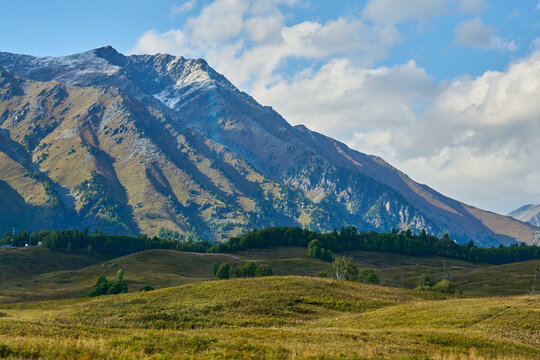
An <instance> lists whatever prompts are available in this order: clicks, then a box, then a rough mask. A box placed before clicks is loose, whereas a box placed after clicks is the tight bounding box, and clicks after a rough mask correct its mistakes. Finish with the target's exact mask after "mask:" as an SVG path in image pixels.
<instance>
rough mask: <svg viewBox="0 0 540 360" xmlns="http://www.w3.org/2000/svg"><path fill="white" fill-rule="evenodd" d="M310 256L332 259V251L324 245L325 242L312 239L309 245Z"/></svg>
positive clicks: (326, 259)
mask: <svg viewBox="0 0 540 360" xmlns="http://www.w3.org/2000/svg"><path fill="white" fill-rule="evenodd" d="M307 253H308V256H309V257H312V258H316V259H321V260H324V261H332V252H331V251H330V250H328V249H325V248H324V247H323V244H322V243H321V242H320V241H319V240H317V239H314V240H311V241H310V242H309V244H308V247H307Z"/></svg>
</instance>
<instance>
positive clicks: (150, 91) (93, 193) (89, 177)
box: [0, 46, 540, 245]
mask: <svg viewBox="0 0 540 360" xmlns="http://www.w3.org/2000/svg"><path fill="white" fill-rule="evenodd" d="M0 67H4V68H6V69H7V71H2V70H0V83H1V84H0V126H1V128H2V130H3V131H4V132H5V135H4V137H3V141H0V191H4V192H5V193H8V192H9V193H10V194H12V196H11V199H14V200H13V201H12V204H14V205H17V206H18V209H19V210H20V214H25V213H28V214H29V215H28V219H29V220H27V221H26V222H32V221H34V223H33V224H32V226H33V228H34V229H36V228H38V227H41V228H42V227H44V225H42V224H43V222H42V221H40V219H45V218H43V216H49V215H47V214H50V217H49V218H48V219H49V221H50V222H49V224H52V223H56V224H60V225H59V227H61V226H67V225H65V224H66V223H65V222H62V221H64V220H65V219H69V220H70V221H74V222H73V223H69V222H68V223H67V224H74V225H73V226H76V227H77V226H79V227H82V226H89V227H93V228H94V229H98V230H104V229H105V230H107V229H110V230H111V229H112V230H111V231H117V232H126V231H128V230H129V231H130V232H133V233H137V232H139V231H141V230H142V231H143V232H146V233H149V234H155V233H157V232H158V230H159V228H160V227H163V228H166V229H170V230H174V231H178V232H180V233H182V234H197V235H198V236H201V237H204V238H207V239H218V238H223V237H226V236H232V235H237V234H238V233H240V232H244V231H246V230H248V229H250V228H253V227H258V228H260V227H263V226H270V225H297V226H303V227H308V228H312V229H317V230H331V229H332V228H334V227H337V228H340V227H341V226H346V225H354V226H357V227H358V228H359V229H363V230H370V229H374V230H386V231H388V230H391V229H392V228H401V229H407V228H411V229H414V230H415V231H420V230H421V229H426V230H427V231H428V232H430V233H433V234H437V235H442V234H443V233H446V232H448V233H449V234H450V235H451V236H452V238H453V239H455V240H457V241H460V242H466V241H468V240H469V239H474V240H475V243H477V244H488V245H491V244H496V243H498V242H502V243H505V244H508V243H511V242H515V241H518V240H519V241H525V242H528V243H533V242H537V241H538V240H539V239H540V235H539V229H537V228H534V227H533V226H528V225H526V224H524V223H522V222H519V221H516V220H514V219H511V218H508V217H505V216H502V215H497V214H492V213H489V214H488V213H487V212H485V211H482V210H479V209H473V208H471V207H467V206H466V205H465V204H462V203H460V202H458V201H455V200H452V199H450V198H447V197H445V196H444V195H442V194H439V193H437V192H436V191H435V190H433V189H431V188H429V187H427V186H424V185H421V184H418V183H416V182H414V181H413V180H412V179H410V178H409V177H408V176H406V175H405V174H404V173H402V172H400V171H399V170H397V169H395V168H394V167H392V166H391V165H389V164H388V163H386V162H385V161H384V160H383V159H381V158H378V157H376V156H371V155H366V154H363V153H360V152H358V151H355V150H353V149H350V148H349V147H347V146H346V145H345V144H343V143H341V142H339V141H337V140H334V139H332V138H329V137H328V136H325V135H323V134H319V133H317V132H314V131H311V130H309V129H308V128H307V127H305V126H303V125H299V126H296V127H293V126H291V125H290V124H288V123H287V122H286V121H285V119H283V118H282V117H281V115H279V114H278V113H277V112H275V111H274V110H273V109H272V108H271V107H268V106H262V105H261V104H259V103H257V102H256V101H255V100H254V99H253V98H251V97H250V96H249V95H248V94H246V93H244V92H242V91H240V90H239V89H237V88H236V87H235V86H234V85H233V84H232V83H231V82H229V80H227V79H226V78H225V77H224V76H223V75H221V74H220V73H218V72H217V71H215V70H214V69H213V68H212V67H211V66H210V65H209V64H208V63H207V62H206V61H205V60H203V59H187V58H185V57H183V56H174V55H170V54H155V55H129V56H126V55H123V54H121V53H119V52H118V51H117V50H116V49H114V48H113V47H112V46H104V47H100V48H97V49H93V50H89V51H86V52H83V53H79V54H74V55H69V56H62V57H34V56H29V55H18V54H10V53H2V52H0ZM59 83H60V84H59ZM21 156H22V159H23V160H24V161H22V160H20V159H21ZM17 164H18V165H17ZM14 169H18V170H17V171H15V170H14ZM35 169H40V170H41V172H42V174H41V172H40V173H39V174H35V176H36V178H37V179H40V181H42V182H43V181H45V182H46V183H47V184H48V185H46V186H47V189H48V191H49V194H48V193H46V192H45V193H44V191H45V190H47V189H45V187H42V186H41V185H39V184H40V183H39V182H36V181H33V180H31V179H29V178H26V177H25V176H23V175H24V174H25V173H33V172H35ZM10 171H13V172H14V173H13V174H11V173H10ZM10 174H11V175H10ZM40 174H41V175H40ZM7 175H9V176H7ZM21 179H22V180H21ZM4 184H7V185H4ZM51 184H56V185H57V187H56V190H57V193H56V195H55V194H52V193H51V188H50V186H51ZM56 185H55V186H56ZM51 194H52V195H51ZM54 196H56V197H57V198H59V197H61V198H62V203H63V204H65V206H64V207H62V206H61V205H58V206H60V207H61V210H58V208H54V209H49V210H50V211H49V212H47V211H46V212H42V211H41V210H42V208H43V207H45V208H47V204H48V203H52V202H53V200H54ZM51 197H53V198H51ZM57 200H58V199H57ZM105 200H106V201H105ZM28 202H30V204H33V205H32V206H34V207H32V206H30V207H28V206H27V205H28ZM56 203H59V201H56ZM69 204H74V205H69ZM49 208H50V206H49ZM55 211H56V213H55ZM58 211H60V213H59V214H60V215H59V216H56V215H55V214H57V213H58ZM62 212H63V213H62ZM74 213H76V214H75V215H73V214H74ZM39 214H41V215H39ZM62 214H63V215H62ZM34 215H35V216H34ZM40 216H41V218H40ZM21 219H22V218H21ZM21 219H19V217H13V216H12V214H11V213H9V212H5V211H4V212H2V209H0V230H1V229H2V226H3V225H4V226H7V225H6V224H9V223H10V222H14V221H15V222H17V221H20V222H21V223H22V222H23V220H21ZM31 219H37V220H31ZM62 219H64V220H62ZM32 226H28V227H32Z"/></svg>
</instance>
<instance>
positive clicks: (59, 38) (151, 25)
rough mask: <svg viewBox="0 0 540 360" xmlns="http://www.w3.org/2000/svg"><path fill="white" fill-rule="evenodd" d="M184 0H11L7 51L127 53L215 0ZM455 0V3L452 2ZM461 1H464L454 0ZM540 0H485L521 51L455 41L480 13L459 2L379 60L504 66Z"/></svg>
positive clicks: (347, 11) (348, 4)
mask: <svg viewBox="0 0 540 360" xmlns="http://www.w3.org/2000/svg"><path fill="white" fill-rule="evenodd" d="M183 3H186V2H182V1H170V0H165V1H142V0H130V1H126V0H113V1H111V0H109V1H104V0H93V1H73V0H71V1H70V0H50V1H37V0H36V1H4V2H3V4H2V9H3V10H2V12H3V13H4V16H3V17H2V18H3V19H2V21H1V22H0V44H1V50H2V51H7V52H15V53H27V54H32V55H37V56H45V55H50V56H59V55H68V54H72V53H77V52H81V51H85V50H88V49H91V48H95V47H99V46H103V45H112V46H114V47H115V48H116V49H117V50H118V51H120V52H123V53H128V52H130V50H131V49H132V48H133V46H134V44H135V41H136V39H137V38H138V37H139V36H140V35H142V34H143V33H144V32H146V31H147V30H148V29H156V30H157V31H160V32H164V31H167V30H168V29H170V28H174V27H179V26H182V24H184V23H185V22H186V21H187V19H188V18H189V17H190V16H193V15H194V14H197V13H198V12H199V11H200V10H201V9H202V8H203V7H204V6H207V5H208V4H209V3H211V1H196V2H195V3H194V6H193V8H191V10H190V11H186V12H178V13H176V14H173V12H174V8H175V7H177V6H181V5H182V4H183ZM366 3H367V1H366V0H364V1H344V0H341V1H303V2H301V3H300V4H299V5H298V6H295V7H288V8H287V9H286V11H285V12H286V14H287V16H288V23H290V24H294V23H300V22H302V21H317V22H321V23H324V22H325V21H328V20H329V19H333V18H337V17H339V16H355V15H356V14H358V13H359V12H360V11H361V10H362V9H364V8H365V5H366ZM449 3H452V1H450V2H449ZM454 3H457V1H454ZM537 4H538V3H537V1H536V0H520V1H503V0H498V1H494V0H493V1H486V9H485V11H484V13H483V15H482V19H483V20H484V22H485V23H486V24H489V25H491V26H493V27H494V31H495V33H496V34H497V36H500V37H501V38H503V39H511V40H513V41H515V43H516V46H517V49H516V50H515V51H489V52H486V51H483V50H481V49H480V50H479V49H475V48H471V47H460V46H458V45H456V44H455V43H454V42H453V38H454V33H453V29H454V28H455V26H456V25H457V24H458V23H459V22H461V21H464V20H467V19H470V18H473V17H475V16H474V15H471V14H462V13H459V12H458V11H457V10H456V7H455V6H454V7H453V9H452V8H451V10H450V11H449V12H448V14H443V15H441V16H437V17H436V18H434V19H428V20H426V21H421V22H416V21H409V22H407V23H404V24H400V25H399V29H400V30H401V31H402V34H403V36H404V41H403V42H400V43H399V44H397V45H396V46H395V47H394V48H392V49H391V50H390V51H389V54H388V55H389V56H388V57H387V58H385V59H381V60H380V61H379V62H378V63H379V64H380V65H393V64H398V63H404V62H407V61H409V60H410V59H414V60H416V62H417V64H418V65H419V66H421V67H423V68H424V69H426V71H427V72H428V73H429V74H430V75H431V76H433V77H434V78H435V79H437V80H442V79H451V78H454V77H456V76H458V75H462V74H470V75H480V74H482V73H483V72H485V71H486V70H490V69H491V70H503V69H504V68H505V67H506V66H507V65H508V63H509V62H510V61H512V60H513V59H516V58H520V57H523V56H525V55H526V54H527V53H528V52H530V45H531V43H532V41H533V40H534V39H535V38H537V37H538V36H539V30H540V17H539V15H540V12H539V11H535V8H536V6H537Z"/></svg>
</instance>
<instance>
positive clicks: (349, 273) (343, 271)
mask: <svg viewBox="0 0 540 360" xmlns="http://www.w3.org/2000/svg"><path fill="white" fill-rule="evenodd" d="M327 273H328V275H329V276H330V277H331V278H333V279H337V280H348V281H354V280H357V279H358V268H357V267H356V265H354V262H353V259H352V258H351V257H346V256H343V257H338V258H336V259H335V260H334V262H333V263H332V265H330V266H329V268H328V270H327Z"/></svg>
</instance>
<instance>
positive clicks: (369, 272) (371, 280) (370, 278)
mask: <svg viewBox="0 0 540 360" xmlns="http://www.w3.org/2000/svg"><path fill="white" fill-rule="evenodd" d="M358 282H361V283H364V284H375V285H377V284H379V276H378V275H377V274H376V273H375V271H373V269H370V268H363V269H362V270H361V271H360V274H358Z"/></svg>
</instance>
